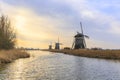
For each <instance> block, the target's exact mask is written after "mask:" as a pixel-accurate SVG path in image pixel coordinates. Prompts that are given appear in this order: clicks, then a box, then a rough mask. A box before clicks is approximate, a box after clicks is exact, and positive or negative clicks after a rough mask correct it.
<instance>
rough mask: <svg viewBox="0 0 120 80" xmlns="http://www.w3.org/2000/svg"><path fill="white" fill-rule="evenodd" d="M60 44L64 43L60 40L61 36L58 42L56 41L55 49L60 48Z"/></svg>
mask: <svg viewBox="0 0 120 80" xmlns="http://www.w3.org/2000/svg"><path fill="white" fill-rule="evenodd" d="M60 45H62V44H61V43H60V42H59V38H58V42H56V43H55V49H60Z"/></svg>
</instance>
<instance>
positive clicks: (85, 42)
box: [80, 22, 86, 48]
mask: <svg viewBox="0 0 120 80" xmlns="http://www.w3.org/2000/svg"><path fill="white" fill-rule="evenodd" d="M80 26H81V32H82V34H83V44H84V47H85V48H86V42H85V36H86V35H84V33H83V28H82V22H80Z"/></svg>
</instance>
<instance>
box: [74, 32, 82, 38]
mask: <svg viewBox="0 0 120 80" xmlns="http://www.w3.org/2000/svg"><path fill="white" fill-rule="evenodd" d="M74 37H83V34H82V33H78V34H76V35H75V36H74Z"/></svg>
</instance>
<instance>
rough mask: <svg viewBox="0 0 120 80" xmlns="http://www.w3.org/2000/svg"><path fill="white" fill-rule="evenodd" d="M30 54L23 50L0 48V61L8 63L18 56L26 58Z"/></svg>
mask: <svg viewBox="0 0 120 80" xmlns="http://www.w3.org/2000/svg"><path fill="white" fill-rule="evenodd" d="M29 56H30V55H29V54H28V53H27V52H25V51H23V50H7V51H6V50H1V51H0V63H9V62H12V61H13V60H16V59H18V58H27V57H29Z"/></svg>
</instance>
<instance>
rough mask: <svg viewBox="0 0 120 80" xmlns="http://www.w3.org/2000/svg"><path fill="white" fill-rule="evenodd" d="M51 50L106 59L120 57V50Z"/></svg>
mask: <svg viewBox="0 0 120 80" xmlns="http://www.w3.org/2000/svg"><path fill="white" fill-rule="evenodd" d="M50 51H51V52H60V53H64V54H71V55H76V56H82V57H91V58H104V59H120V50H88V49H78V50H50Z"/></svg>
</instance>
